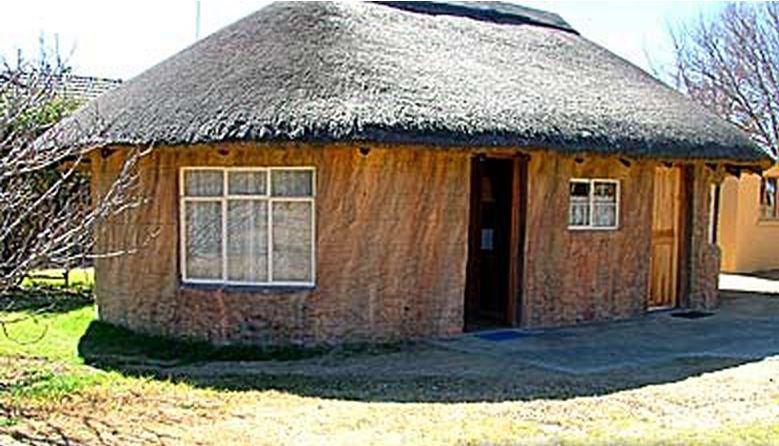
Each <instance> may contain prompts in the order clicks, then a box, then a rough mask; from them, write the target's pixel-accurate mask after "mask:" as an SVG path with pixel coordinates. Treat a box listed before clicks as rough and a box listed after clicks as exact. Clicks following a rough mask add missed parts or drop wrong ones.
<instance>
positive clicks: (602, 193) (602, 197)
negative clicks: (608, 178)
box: [592, 181, 617, 203]
mask: <svg viewBox="0 0 779 446" xmlns="http://www.w3.org/2000/svg"><path fill="white" fill-rule="evenodd" d="M594 187H595V189H594V190H593V194H592V195H593V201H595V202H605V203H616V202H617V183H606V182H600V181H596V182H595V186H594Z"/></svg>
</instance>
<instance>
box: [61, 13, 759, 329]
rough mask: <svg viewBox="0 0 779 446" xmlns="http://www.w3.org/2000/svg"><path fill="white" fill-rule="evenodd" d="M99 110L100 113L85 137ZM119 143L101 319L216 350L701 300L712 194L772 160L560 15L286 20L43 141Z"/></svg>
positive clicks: (710, 258)
mask: <svg viewBox="0 0 779 446" xmlns="http://www.w3.org/2000/svg"><path fill="white" fill-rule="evenodd" d="M95 116H99V119H95V118H94V117H95ZM58 131H59V132H60V134H61V135H60V136H61V137H62V138H63V141H62V142H63V143H64V144H78V145H81V146H84V147H95V148H97V147H99V148H102V150H95V151H93V155H92V157H91V169H92V178H93V187H94V191H95V193H97V194H99V193H102V192H103V191H104V190H105V188H106V187H107V186H108V185H109V184H110V182H111V178H112V177H113V176H114V175H115V174H116V171H117V169H118V168H119V166H121V164H122V159H123V156H125V155H123V154H124V153H126V150H127V148H128V147H132V146H136V145H153V146H154V150H153V152H152V154H151V155H149V156H148V157H146V158H145V159H144V160H143V161H142V163H141V166H140V172H141V190H142V191H144V193H145V194H146V195H147V196H148V197H150V198H151V199H152V200H151V201H150V204H148V205H147V206H145V207H142V208H140V209H136V210H133V211H130V212H128V213H127V214H126V215H124V216H121V217H118V218H117V219H116V221H114V222H112V224H110V225H108V227H106V228H105V231H104V233H103V234H102V235H101V239H100V244H101V247H102V248H103V249H106V250H110V248H111V247H118V246H121V245H122V244H126V243H132V242H136V241H137V239H138V238H139V234H141V233H142V232H144V231H145V230H148V229H150V228H153V229H154V230H155V231H156V232H157V236H156V237H155V238H153V239H152V240H151V242H150V243H148V244H146V245H144V246H142V247H141V248H140V250H139V251H138V252H134V253H132V254H128V255H125V256H120V257H116V258H105V259H100V260H99V261H98V262H97V266H96V286H97V290H96V295H97V302H98V307H99V316H100V318H101V319H102V320H105V321H108V322H111V323H115V324H119V325H123V326H126V327H129V328H132V329H135V330H139V331H143V332H151V333H159V334H166V335H172V336H188V337H197V338H204V339H208V340H211V341H213V342H218V343H231V342H249V343H303V344H313V343H321V342H342V341H362V340H380V339H381V340H387V339H399V338H409V337H422V336H439V335H449V334H453V333H458V332H461V331H463V330H468V329H477V328H483V327H493V326H518V327H549V326H558V325H565V324H574V323H578V322H582V321H595V320H606V319H614V318H626V317H635V316H637V315H641V314H643V313H645V312H646V311H648V310H653V309H658V308H675V307H690V308H711V307H714V306H716V305H717V274H718V271H719V254H718V248H717V246H716V245H715V244H714V243H713V240H712V239H711V238H710V233H711V232H712V228H711V226H712V223H711V222H712V221H716V219H712V218H711V217H712V208H711V206H710V205H711V203H712V201H711V195H712V191H716V185H717V184H718V183H719V182H720V181H721V180H722V179H723V177H724V176H725V175H726V173H727V172H736V171H739V170H742V169H751V170H760V169H762V168H765V167H766V166H767V165H768V164H769V163H770V162H771V160H770V157H769V156H768V155H767V154H766V153H764V152H763V151H762V150H761V149H760V148H758V147H757V146H756V145H755V144H753V143H752V142H751V141H750V140H749V139H748V138H747V137H746V136H745V135H744V134H742V133H741V132H740V131H738V130H737V129H735V128H734V127H732V126H730V125H728V124H727V123H725V122H724V121H722V120H721V119H719V118H718V117H716V116H715V115H713V114H712V113H710V112H709V111H707V110H705V109H703V108H701V107H700V106H698V105H696V104H694V103H692V102H690V101H689V100H687V99H685V98H684V97H683V96H682V95H680V94H679V93H677V92H676V91H674V90H673V89H671V88H669V87H667V86H666V85H664V84H662V83H660V82H658V81H657V80H655V79H654V78H652V77H651V76H650V75H648V74H647V73H645V72H644V71H642V70H641V69H639V68H637V67H635V66H633V65H631V64H630V63H629V62H626V61H625V60H623V59H621V58H619V57H617V56H615V55H614V54H612V53H610V52H609V51H608V50H606V49H604V48H602V47H599V46H598V45H596V44H594V43H592V42H590V41H589V40H587V39H586V38H584V37H582V36H581V35H579V33H578V32H576V31H575V30H574V29H572V28H571V27H570V26H569V25H568V24H567V23H566V22H565V21H564V20H562V19H561V18H560V17H558V16H557V15H555V14H551V13H546V12H541V11H535V10H530V9H526V8H522V7H518V6H513V5H508V4H501V3H488V4H468V3H425V2H412V3H406V4H403V3H394V2H380V3H361V4H352V3H350V4H337V3H277V4H272V5H271V6H268V7H266V8H264V9H262V10H260V11H259V12H257V13H255V14H253V15H251V16H249V17H246V18H244V19H243V20H240V21H239V22H237V23H235V24H233V25H231V26H228V27H227V28H224V29H222V30H221V31H219V32H217V33H215V34H213V35H211V36H209V37H208V38H206V39H204V40H202V41H199V42H197V43H196V44H194V45H193V46H191V47H189V48H187V49H185V50H184V51H182V52H180V53H178V54H176V55H174V56H173V57H171V58H170V59H168V60H166V61H164V62H162V63H160V64H159V65H157V66H155V67H153V68H151V69H149V70H148V71H146V72H145V73H143V74H141V75H140V76H138V77H136V78H135V79H132V80H130V81H128V82H126V83H124V84H123V85H122V86H121V87H120V88H118V89H116V90H114V91H112V92H109V93H108V94H106V95H104V96H102V97H101V98H99V99H98V100H97V101H96V102H93V103H92V104H90V105H89V106H87V107H86V108H84V109H83V110H82V111H80V112H79V113H77V114H76V115H75V116H74V117H73V119H71V120H69V121H67V122H65V123H64V124H63V125H62V126H60V127H59V128H58Z"/></svg>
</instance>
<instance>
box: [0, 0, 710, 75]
mask: <svg viewBox="0 0 779 446" xmlns="http://www.w3.org/2000/svg"><path fill="white" fill-rule="evenodd" d="M195 2H196V0H132V1H130V0H121V1H114V0H112V1H110V2H109V1H105V0H103V1H98V0H66V1H65V0H20V1H17V0H14V1H13V2H10V4H9V5H6V7H5V8H4V11H3V14H2V15H0V55H4V56H6V57H9V56H10V57H15V54H16V50H17V49H21V50H22V51H23V52H24V54H28V55H30V56H32V55H35V54H37V51H38V41H39V38H40V36H41V35H44V36H46V37H47V38H48V42H49V44H51V45H53V41H54V39H53V36H54V35H58V36H59V42H60V48H61V49H62V53H64V54H66V55H68V54H69V55H70V56H69V62H70V64H71V65H72V66H73V68H74V71H75V72H76V73H78V74H84V75H92V76H101V77H113V78H122V79H127V78H130V77H132V76H134V75H137V74H139V73H140V72H142V71H143V70H145V69H146V68H149V67H151V66H152V65H154V64H156V63H157V62H160V61H162V60H163V59H165V58H166V57H168V56H170V55H172V54H174V53H176V52H177V51H179V50H181V49H183V48H185V47H187V46H188V45H190V44H192V43H193V41H194V37H195ZM267 3H268V2H266V1H256V0H201V36H202V35H207V34H209V33H212V32H214V31H216V30H218V29H219V28H221V27H223V26H226V25H228V24H230V23H231V22H233V21H235V20H237V19H239V18H241V17H243V16H245V15H247V14H249V13H251V12H253V11H256V10H257V9H259V8H261V7H262V6H263V5H265V4H267ZM517 3H520V4H522V5H526V6H530V7H534V8H538V9H544V10H549V11H554V12H556V13H558V14H560V15H561V16H562V17H563V18H564V19H566V20H567V21H568V22H569V23H570V24H571V25H573V27H574V28H576V29H577V30H579V32H580V33H581V34H582V35H584V36H585V37H587V38H589V39H590V40H593V41H595V42H597V43H599V44H601V45H603V46H605V47H606V48H608V49H610V50H611V51H613V52H615V53H617V54H618V55H620V56H622V57H624V58H626V59H628V60H630V61H631V62H633V63H635V64H637V65H639V66H642V67H644V68H648V63H647V59H646V54H649V55H651V58H652V60H653V61H654V62H655V63H659V64H662V63H665V62H667V61H668V60H669V55H670V50H671V45H670V42H669V40H668V33H667V29H668V26H669V25H674V24H680V23H685V22H691V21H695V20H697V18H698V17H699V16H700V15H701V14H704V15H708V14H712V13H716V11H717V10H719V9H720V8H721V7H722V5H723V4H722V3H719V2H700V1H699V2H694V1H689V2H678V1H676V2H670V1H666V2H651V1H641V2H632V1H596V2H588V1H549V0H528V1H521V2H517Z"/></svg>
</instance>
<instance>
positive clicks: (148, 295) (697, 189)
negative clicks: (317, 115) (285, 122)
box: [92, 144, 719, 344]
mask: <svg viewBox="0 0 779 446" xmlns="http://www.w3.org/2000/svg"><path fill="white" fill-rule="evenodd" d="M501 153H502V154H503V155H506V154H507V153H508V152H506V151H503V152H501ZM472 154H473V152H468V151H464V150H443V149H432V150H429V149H423V148H411V147H406V148H400V147H379V146H372V147H371V150H370V152H369V153H368V154H367V156H365V155H362V154H361V153H360V150H359V149H358V148H356V147H349V146H332V145H331V146H317V147H312V146H308V145H303V144H289V145H285V146H283V147H279V146H259V145H248V144H242V145H239V144H233V145H219V146H207V145H201V146H195V147H186V148H184V147H179V148H158V149H156V150H155V151H154V152H153V153H152V155H150V156H148V157H147V158H145V159H144V160H143V161H142V165H141V190H143V191H144V192H145V193H146V195H147V196H148V197H149V198H150V199H151V200H150V201H149V203H148V204H147V205H146V206H144V207H142V208H140V209H138V210H137V211H134V212H130V213H127V214H125V215H123V216H121V217H119V218H117V219H116V220H115V221H113V222H112V223H111V224H110V225H108V226H107V227H106V230H105V231H104V232H103V233H102V234H101V236H100V238H99V240H100V246H99V247H100V248H101V250H103V251H108V250H113V249H122V248H127V247H135V246H139V245H140V247H139V248H138V250H137V252H135V253H132V254H128V255H124V256H120V257H117V258H106V259H101V260H98V261H97V264H96V270H97V271H96V275H97V278H96V282H97V283H96V295H97V302H98V306H99V314H100V317H101V319H103V320H106V321H108V322H111V323H115V324H119V325H123V326H126V327H129V328H131V329H134V330H138V331H143V332H148V333H159V334H165V335H172V336H179V337H197V338H204V339H207V340H210V341H212V342H216V343H231V342H242V343H264V344H272V343H301V344H303V343H305V344H314V343H323V342H343V341H363V340H370V341H376V340H391V339H400V338H413V337H424V336H438V335H447V334H453V333H457V332H459V331H460V330H461V329H462V322H463V301H464V287H465V271H466V260H467V234H468V227H467V225H468V204H469V191H470V172H469V169H470V162H469V161H470V157H471V156H472ZM530 155H531V156H530V161H529V164H528V209H527V234H526V245H525V257H524V261H525V276H524V280H523V294H524V297H523V301H522V306H521V308H522V320H521V325H523V326H527V327H538V326H558V325H567V324H573V323H577V322H584V321H595V320H606V319H613V318H624V317H630V316H636V315H640V314H642V313H643V312H644V311H645V308H646V299H647V293H648V286H649V273H650V271H649V259H650V243H651V221H652V215H651V213H652V194H653V179H654V168H655V165H656V164H655V163H654V162H653V161H647V160H642V161H635V160H633V161H631V162H630V164H629V165H625V164H624V163H622V162H620V161H619V160H618V159H616V158H605V157H586V158H585V159H583V161H582V162H577V161H576V160H575V159H574V158H573V157H569V156H563V155H559V154H555V153H549V152H542V151H535V152H531V154H530ZM121 162H122V152H121V151H117V152H116V153H114V154H112V155H110V156H108V157H103V156H102V155H100V154H95V155H94V156H93V164H92V166H93V167H92V168H93V188H94V190H95V192H100V191H103V190H105V188H106V187H107V186H108V185H109V184H110V180H111V177H112V176H113V175H114V174H115V172H116V171H117V169H118V168H119V166H120V165H121ZM182 166H314V167H316V169H317V175H316V177H317V198H316V267H317V279H316V287H315V288H314V289H261V288H245V287H242V288H235V287H233V288H229V287H227V288H225V287H218V286H217V287H205V286H190V285H183V284H181V282H180V273H179V226H178V212H179V209H178V207H179V203H178V172H179V168H180V167H182ZM694 174H695V183H694V187H693V194H692V197H691V201H690V208H691V209H692V210H693V216H692V221H693V222H694V228H693V229H692V240H691V244H690V252H689V258H690V260H691V263H690V265H689V278H690V280H689V292H688V293H687V294H686V295H684V296H681V297H680V304H681V305H683V306H691V307H696V308H712V307H714V306H716V303H717V273H718V265H719V252H718V248H717V247H716V246H713V245H711V244H709V243H708V232H707V231H708V229H707V228H708V210H709V207H708V206H709V203H708V197H709V196H708V190H709V185H710V182H711V181H713V180H712V176H711V173H710V172H709V170H708V169H707V168H705V167H703V165H698V166H696V167H695V168H694ZM575 177H583V178H617V179H620V180H621V185H620V188H621V191H620V223H619V229H618V230H616V231H570V230H569V229H568V193H569V191H568V180H569V179H570V178H575ZM149 233H153V234H154V236H153V237H151V238H148V236H147V234H149Z"/></svg>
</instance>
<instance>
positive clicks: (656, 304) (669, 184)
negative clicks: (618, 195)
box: [647, 167, 682, 310]
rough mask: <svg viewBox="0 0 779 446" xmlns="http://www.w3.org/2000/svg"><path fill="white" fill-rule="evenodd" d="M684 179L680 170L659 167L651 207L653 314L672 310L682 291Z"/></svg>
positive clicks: (650, 292)
mask: <svg viewBox="0 0 779 446" xmlns="http://www.w3.org/2000/svg"><path fill="white" fill-rule="evenodd" d="M681 177H682V175H681V169H680V168H679V167H657V168H656V169H655V185H654V186H655V189H654V200H653V205H652V254H651V256H652V257H651V267H650V270H651V273H650V274H651V277H650V284H649V301H648V304H647V308H648V309H650V310H656V309H664V308H673V307H675V306H676V305H677V301H678V296H677V294H678V291H679V264H680V262H679V258H680V241H681V236H682V231H681V222H682V219H681V218H680V212H681V210H682V209H681V202H682V196H681V195H682V187H681V186H682V178H681Z"/></svg>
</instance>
